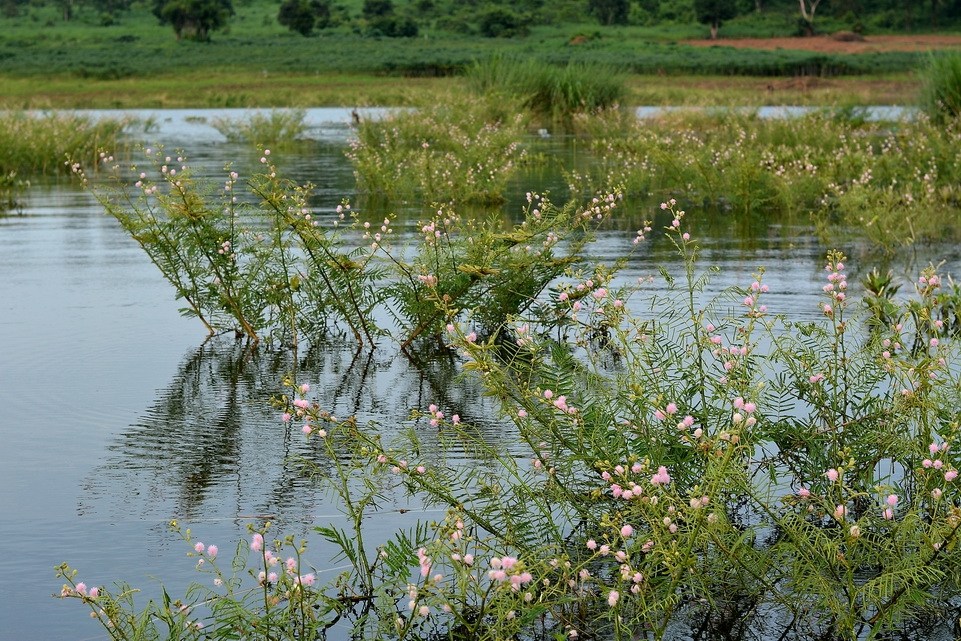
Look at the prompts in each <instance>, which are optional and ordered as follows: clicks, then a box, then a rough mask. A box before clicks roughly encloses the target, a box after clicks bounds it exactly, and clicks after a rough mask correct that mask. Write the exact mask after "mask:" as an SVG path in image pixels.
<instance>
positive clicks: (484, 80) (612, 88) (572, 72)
mask: <svg viewBox="0 0 961 641" xmlns="http://www.w3.org/2000/svg"><path fill="white" fill-rule="evenodd" d="M465 75H466V78H467V82H468V86H469V87H470V88H471V90H472V91H474V92H475V93H479V94H483V95H490V94H494V95H508V96H512V97H514V98H515V99H517V100H520V102H521V104H522V105H523V106H524V107H525V108H526V109H528V110H530V111H531V112H532V113H533V114H534V115H535V116H537V117H538V118H540V119H542V120H546V121H549V122H558V121H560V122H564V121H568V120H570V118H571V117H572V116H573V115H574V114H575V113H578V112H584V111H594V110H597V109H606V108H610V107H613V106H615V105H617V104H619V103H620V102H621V101H622V100H623V99H624V96H625V94H626V80H627V74H626V73H624V72H622V71H620V70H619V69H617V68H615V67H613V66H608V65H595V64H587V63H574V62H571V63H568V64H567V65H565V66H559V65H552V64H550V63H546V62H542V61H540V60H536V59H531V58H515V57H509V56H495V57H493V58H488V59H486V60H483V61H479V62H475V63H474V64H472V65H470V66H469V67H468V68H467V72H466V74H465Z"/></svg>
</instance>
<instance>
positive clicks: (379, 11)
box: [360, 0, 394, 20]
mask: <svg viewBox="0 0 961 641" xmlns="http://www.w3.org/2000/svg"><path fill="white" fill-rule="evenodd" d="M360 15H362V16H363V17H364V18H366V19H367V20H374V19H375V18H381V17H383V16H391V15H394V3H393V2H392V1H391V0H364V5H363V7H362V8H361V10H360Z"/></svg>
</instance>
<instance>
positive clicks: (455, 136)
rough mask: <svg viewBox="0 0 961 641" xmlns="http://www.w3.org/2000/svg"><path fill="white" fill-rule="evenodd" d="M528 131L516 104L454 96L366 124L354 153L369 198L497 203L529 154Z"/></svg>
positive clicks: (351, 154)
mask: <svg viewBox="0 0 961 641" xmlns="http://www.w3.org/2000/svg"><path fill="white" fill-rule="evenodd" d="M525 126H526V119H525V115H524V114H523V113H517V111H516V109H515V108H514V107H513V106H512V104H511V103H510V102H497V101H493V100H490V101H485V100H478V99H476V98H474V97H471V96H462V97H449V98H447V99H445V100H443V101H434V102H431V103H430V104H423V105H421V106H419V107H418V108H416V109H413V110H407V111H400V112H397V113H394V114H392V115H391V116H389V117H387V118H385V119H382V120H364V121H362V122H361V123H360V124H359V126H358V128H357V136H358V139H357V141H356V142H355V143H354V144H353V146H352V148H351V149H350V150H349V151H348V153H347V156H348V158H350V160H351V162H352V163H353V165H354V172H355V174H356V176H357V180H358V183H359V187H360V189H361V190H362V191H364V192H366V193H368V194H372V195H379V196H385V197H387V198H397V197H409V196H415V195H416V196H420V197H422V198H423V199H424V200H426V201H428V202H431V201H433V202H452V201H456V202H460V203H467V202H471V203H495V202H500V201H501V200H502V199H503V194H504V190H505V188H506V186H507V182H508V180H509V179H510V178H511V176H513V175H514V173H515V172H516V171H517V168H518V166H519V164H520V162H521V161H522V160H523V158H524V156H525V153H524V150H523V149H521V148H520V139H521V137H522V135H523V134H524V131H525Z"/></svg>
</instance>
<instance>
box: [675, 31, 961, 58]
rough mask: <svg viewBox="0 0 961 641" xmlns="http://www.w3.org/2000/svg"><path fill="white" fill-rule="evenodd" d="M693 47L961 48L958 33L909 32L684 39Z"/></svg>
mask: <svg viewBox="0 0 961 641" xmlns="http://www.w3.org/2000/svg"><path fill="white" fill-rule="evenodd" d="M683 43H684V44H686V45H691V46H694V47H713V46H719V47H737V48H739V49H800V50H802V51H817V52H819V53H877V52H884V51H933V50H936V49H961V35H959V34H918V35H910V36H865V37H864V40H863V41H855V42H846V41H843V40H840V39H837V38H835V37H833V36H830V35H827V36H814V37H812V38H730V39H725V38H723V37H722V38H718V39H717V40H684V41H683Z"/></svg>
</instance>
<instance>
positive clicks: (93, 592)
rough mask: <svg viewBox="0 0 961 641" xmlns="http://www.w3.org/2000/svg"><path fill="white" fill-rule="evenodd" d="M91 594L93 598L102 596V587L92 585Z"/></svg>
mask: <svg viewBox="0 0 961 641" xmlns="http://www.w3.org/2000/svg"><path fill="white" fill-rule="evenodd" d="M89 596H90V598H91V599H96V598H97V597H98V596H100V588H98V587H92V588H90V594H89Z"/></svg>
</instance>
